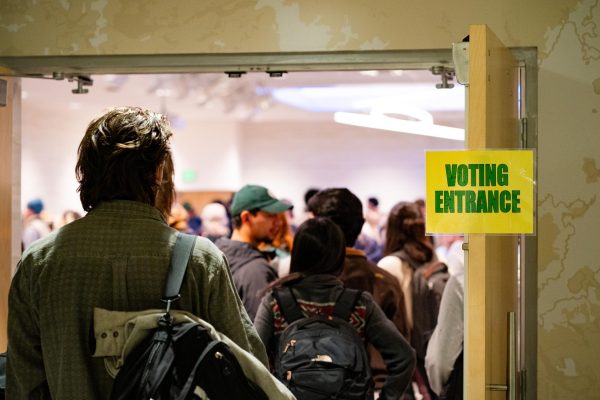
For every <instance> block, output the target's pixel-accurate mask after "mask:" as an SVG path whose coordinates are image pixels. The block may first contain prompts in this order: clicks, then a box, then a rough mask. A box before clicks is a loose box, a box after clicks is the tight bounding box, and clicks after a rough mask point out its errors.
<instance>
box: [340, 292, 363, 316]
mask: <svg viewBox="0 0 600 400" xmlns="http://www.w3.org/2000/svg"><path fill="white" fill-rule="evenodd" d="M361 295H362V291H360V290H354V289H344V290H343V291H342V294H340V296H339V297H338V299H337V300H336V302H335V306H334V307H333V315H334V316H335V317H338V318H340V319H342V320H344V321H348V319H349V318H350V314H352V311H354V308H355V307H356V303H357V302H358V299H360V296H361Z"/></svg>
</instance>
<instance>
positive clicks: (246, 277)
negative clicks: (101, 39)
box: [7, 107, 464, 400]
mask: <svg viewBox="0 0 600 400" xmlns="http://www.w3.org/2000/svg"><path fill="white" fill-rule="evenodd" d="M171 135H172V133H171V131H170V128H169V126H168V123H167V121H166V120H165V119H164V117H162V116H161V115H159V114H155V113H152V112H149V111H146V110H142V109H139V108H131V107H124V108H117V109H113V110H111V111H109V112H107V113H106V114H104V115H103V116H101V117H99V118H98V119H96V120H94V121H92V123H91V124H90V125H89V127H88V129H87V131H86V132H85V135H84V138H83V140H82V142H81V144H80V147H79V150H78V161H77V166H76V172H77V178H78V181H79V189H78V190H79V193H80V198H81V202H82V206H83V209H84V210H85V212H86V215H85V216H83V217H81V216H80V215H78V214H77V213H74V212H68V213H65V215H64V221H63V222H62V223H61V224H60V225H62V226H61V227H59V229H54V232H52V233H50V232H51V231H52V230H53V229H52V228H53V226H52V224H49V223H48V220H47V219H45V218H44V217H43V209H44V205H43V202H42V201H41V200H39V199H35V200H32V201H30V202H28V204H27V211H26V213H25V216H24V231H23V232H24V234H23V249H24V253H23V256H22V258H21V261H20V262H19V265H18V269H17V272H16V275H15V277H14V279H13V282H12V284H11V290H10V295H9V325H8V326H9V350H8V373H7V378H8V385H7V390H8V393H9V395H11V397H10V398H15V399H16V398H33V397H35V396H38V397H39V398H45V397H44V396H45V395H50V396H51V397H52V398H65V399H69V398H89V399H101V398H108V396H109V394H110V388H111V379H110V377H109V376H108V375H106V373H105V371H104V364H103V363H102V361H101V360H98V359H94V358H92V357H91V356H90V354H91V353H90V352H89V349H90V348H92V347H93V343H92V341H91V339H90V337H89V332H90V326H91V325H92V322H93V320H92V319H91V318H92V317H91V315H92V310H93V309H94V308H95V307H103V308H106V309H114V310H121V311H138V310H145V309H152V308H157V304H156V303H155V301H154V300H155V299H156V296H155V295H154V294H155V293H160V292H161V285H163V284H164V280H165V271H166V268H167V267H168V261H169V257H170V253H171V252H172V248H173V244H174V242H175V237H176V234H177V232H185V233H189V234H193V235H198V236H202V237H204V238H205V239H204V240H197V242H196V245H195V247H194V249H193V253H192V255H193V257H192V259H191V261H190V264H189V266H188V270H189V271H190V272H188V275H187V278H186V283H185V284H184V285H183V287H182V298H181V299H180V300H179V302H178V304H177V307H180V308H181V309H182V310H185V311H189V312H191V313H193V314H194V315H196V316H198V317H200V318H202V319H204V320H206V321H207V322H209V323H210V324H212V325H213V326H214V327H215V328H216V329H217V330H218V331H219V332H221V333H223V334H224V335H227V336H228V337H229V338H231V339H232V340H233V341H234V342H235V343H237V344H238V345H239V346H240V347H241V348H242V349H244V350H246V351H247V352H249V353H250V354H252V355H254V356H255V357H256V358H257V359H258V360H260V361H261V362H262V363H263V364H264V365H265V366H267V367H268V368H270V369H271V371H274V366H275V365H276V364H277V362H278V360H277V359H276V358H277V357H278V354H279V353H278V350H277V349H278V348H279V347H278V346H279V342H278V341H279V337H280V336H281V334H282V332H284V331H285V329H286V328H287V326H288V322H287V321H286V319H285V318H284V317H285V316H284V315H283V314H282V311H281V310H282V309H281V304H279V303H278V296H277V291H279V290H281V289H282V288H284V289H286V290H289V291H290V293H292V295H293V297H294V299H295V301H297V304H298V306H299V309H300V310H301V314H302V316H303V317H310V316H314V315H323V316H329V317H331V315H332V313H333V310H334V309H335V306H336V302H337V301H338V299H340V298H341V294H342V293H343V292H344V290H346V289H349V290H357V293H359V296H358V297H357V299H356V302H355V303H353V305H352V306H353V309H352V310H351V312H350V314H349V315H348V316H347V319H348V322H350V323H351V325H352V326H353V328H354V329H355V330H356V332H357V333H358V335H359V337H360V338H361V340H362V342H363V344H364V346H365V347H366V349H367V353H368V363H369V372H370V374H369V376H370V377H372V391H373V392H374V393H375V394H376V396H378V397H379V398H380V399H425V400H428V399H437V398H447V399H451V398H452V399H453V398H462V379H457V378H456V375H457V374H459V373H462V364H461V360H462V343H463V337H462V335H463V315H462V309H463V307H462V301H463V300H462V293H463V289H462V288H463V285H464V283H463V282H464V278H463V273H464V266H463V257H464V256H463V254H462V236H461V235H452V236H440V237H432V236H428V235H426V233H425V215H424V207H423V203H422V202H418V201H417V202H413V201H400V202H398V203H397V204H396V205H395V206H393V207H392V208H391V210H390V211H389V213H388V214H387V215H386V214H385V213H384V212H383V211H382V210H381V209H380V208H379V201H378V199H377V198H376V197H371V198H368V199H367V201H366V207H363V203H362V202H361V200H360V199H359V198H358V197H357V196H356V195H355V194H354V193H352V192H351V191H350V190H349V189H347V188H324V189H316V188H311V189H309V190H307V191H306V195H305V205H304V208H305V211H306V214H307V216H308V218H307V219H306V220H304V221H303V222H302V223H301V224H298V221H295V220H294V214H293V206H292V204H291V203H290V202H289V201H287V200H285V199H280V198H278V197H276V196H274V195H273V194H272V193H271V191H269V190H268V188H267V187H265V186H262V185H257V184H248V185H245V186H243V187H241V188H240V189H239V190H237V191H236V193H235V194H234V195H233V197H232V199H231V201H230V202H227V203H224V202H221V201H214V202H212V203H209V204H207V205H205V206H204V207H203V208H202V209H201V210H199V212H196V210H195V209H194V207H193V206H192V205H191V204H190V203H185V202H184V203H183V204H179V203H176V202H175V201H174V200H175V198H176V193H175V188H174V185H173V179H172V178H173V173H174V171H173V170H174V167H173V161H172V155H171V150H170V145H169V140H170V137H171ZM158 307H160V305H158ZM459 369H460V371H459ZM460 376H462V375H460ZM458 396H460V397H458ZM38 397H35V398H38ZM298 398H299V399H301V397H298Z"/></svg>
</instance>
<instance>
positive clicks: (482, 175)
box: [425, 150, 534, 234]
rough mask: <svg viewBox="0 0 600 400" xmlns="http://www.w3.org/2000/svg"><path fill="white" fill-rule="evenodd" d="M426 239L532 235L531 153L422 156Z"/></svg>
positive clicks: (487, 151)
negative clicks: (456, 235)
mask: <svg viewBox="0 0 600 400" xmlns="http://www.w3.org/2000/svg"><path fill="white" fill-rule="evenodd" d="M425 164H426V207H427V218H426V229H427V233H495V234H532V233H534V219H533V218H534V217H533V211H534V198H533V193H534V191H533V185H534V175H533V151H531V150H480V151H472V150H464V151H461V150H457V151H427V152H426V153H425Z"/></svg>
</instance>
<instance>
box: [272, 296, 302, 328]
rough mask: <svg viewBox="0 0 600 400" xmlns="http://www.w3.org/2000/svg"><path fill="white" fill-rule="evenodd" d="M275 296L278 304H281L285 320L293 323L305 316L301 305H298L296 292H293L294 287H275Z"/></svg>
mask: <svg viewBox="0 0 600 400" xmlns="http://www.w3.org/2000/svg"><path fill="white" fill-rule="evenodd" d="M273 297H275V300H276V301H277V304H279V308H280V309H281V314H282V315H283V319H285V322H287V323H288V324H291V323H292V322H294V321H296V320H299V319H301V318H304V314H302V310H301V309H300V306H298V302H297V301H296V297H295V296H294V293H292V288H290V287H281V288H276V289H273Z"/></svg>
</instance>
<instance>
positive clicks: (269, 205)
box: [231, 185, 292, 215]
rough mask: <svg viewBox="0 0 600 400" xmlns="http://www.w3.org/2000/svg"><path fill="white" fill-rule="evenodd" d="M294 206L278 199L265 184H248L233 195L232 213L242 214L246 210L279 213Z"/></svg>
mask: <svg viewBox="0 0 600 400" xmlns="http://www.w3.org/2000/svg"><path fill="white" fill-rule="evenodd" d="M290 208H292V205H291V204H288V203H284V202H283V201H280V200H278V199H276V198H275V197H274V196H273V194H272V193H271V192H269V190H268V189H267V188H266V187H264V186H259V185H246V186H244V187H243V188H241V189H240V190H238V192H237V193H236V194H235V196H233V201H232V203H231V214H232V215H240V214H241V213H242V211H244V210H261V211H266V212H268V213H271V214H278V213H280V212H284V211H286V210H289V209H290Z"/></svg>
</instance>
